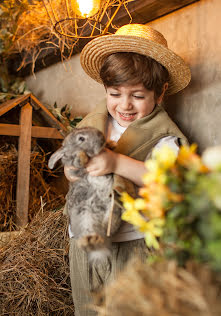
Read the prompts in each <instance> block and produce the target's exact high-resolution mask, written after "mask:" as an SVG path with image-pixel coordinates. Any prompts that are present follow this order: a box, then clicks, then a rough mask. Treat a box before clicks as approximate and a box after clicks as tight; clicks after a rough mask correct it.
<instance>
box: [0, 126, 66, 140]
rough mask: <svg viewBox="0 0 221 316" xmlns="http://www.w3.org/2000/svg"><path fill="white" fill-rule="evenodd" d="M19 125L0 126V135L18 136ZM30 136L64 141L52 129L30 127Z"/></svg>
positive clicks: (56, 131) (58, 133)
mask: <svg viewBox="0 0 221 316" xmlns="http://www.w3.org/2000/svg"><path fill="white" fill-rule="evenodd" d="M20 129H21V126H20V125H15V124H0V135H8V136H20ZM31 136H32V137H36V138H53V139H64V136H63V135H61V133H60V132H59V131H58V130H57V129H56V128H53V127H41V126H32V128H31Z"/></svg>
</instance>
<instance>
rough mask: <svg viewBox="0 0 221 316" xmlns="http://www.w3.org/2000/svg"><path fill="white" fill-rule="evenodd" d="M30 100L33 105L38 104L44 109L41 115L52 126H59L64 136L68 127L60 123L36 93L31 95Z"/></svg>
mask: <svg viewBox="0 0 221 316" xmlns="http://www.w3.org/2000/svg"><path fill="white" fill-rule="evenodd" d="M30 101H31V103H34V104H32V105H33V106H34V105H35V104H36V105H37V106H38V107H39V108H40V109H41V110H42V111H41V115H42V116H43V117H44V118H45V119H46V120H47V121H48V122H49V123H50V125H51V126H53V127H55V128H57V129H58V130H59V131H60V133H61V134H62V135H63V136H65V135H66V134H67V132H68V130H67V128H66V127H65V126H64V125H63V124H62V123H60V122H59V121H58V120H57V119H56V118H55V117H54V115H53V114H52V113H51V112H50V111H49V110H48V109H47V108H46V107H45V106H44V105H43V104H42V103H41V102H39V100H38V99H37V98H36V97H35V96H34V95H31V98H30Z"/></svg>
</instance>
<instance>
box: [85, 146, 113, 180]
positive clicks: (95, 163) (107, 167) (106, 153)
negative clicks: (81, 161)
mask: <svg viewBox="0 0 221 316" xmlns="http://www.w3.org/2000/svg"><path fill="white" fill-rule="evenodd" d="M117 155H118V154H117V153H115V152H113V151H112V150H110V149H108V148H104V149H103V150H102V152H101V153H100V154H98V155H97V156H95V157H92V158H91V159H90V160H89V162H88V164H87V166H86V169H87V172H88V173H89V174H90V175H91V176H103V175H105V174H109V173H114V171H115V169H116V163H117Z"/></svg>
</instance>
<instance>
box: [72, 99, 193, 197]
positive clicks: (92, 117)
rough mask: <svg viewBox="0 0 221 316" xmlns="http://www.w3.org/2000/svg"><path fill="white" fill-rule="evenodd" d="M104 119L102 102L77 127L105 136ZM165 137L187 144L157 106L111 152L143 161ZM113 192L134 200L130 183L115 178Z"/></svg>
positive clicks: (105, 120)
mask: <svg viewBox="0 0 221 316" xmlns="http://www.w3.org/2000/svg"><path fill="white" fill-rule="evenodd" d="M107 119H108V111H107V107H106V104H105V102H103V103H102V104H100V105H98V106H97V107H96V109H95V110H94V111H93V112H91V113H89V114H88V115H87V116H86V117H85V118H84V119H83V120H82V121H81V122H80V123H79V124H78V126H77V127H85V126H92V127H96V128H98V129H99V130H100V131H102V132H103V133H104V135H106V129H107ZM166 136H176V137H177V138H178V140H179V142H180V144H187V143H188V141H187V139H186V137H185V136H184V135H183V134H182V132H181V131H180V130H179V128H178V127H177V126H176V124H175V123H174V122H173V121H172V120H171V119H170V118H169V116H168V114H167V113H166V111H165V110H164V109H163V108H162V107H161V106H159V105H157V106H156V107H155V109H154V110H153V112H152V113H150V114H149V115H147V116H145V117H143V118H141V119H139V120H136V121H134V122H133V123H131V124H130V125H129V127H128V128H127V129H126V130H125V132H124V133H123V134H122V136H121V138H120V139H119V141H118V143H117V146H116V148H115V150H114V151H115V152H118V153H121V154H124V155H126V156H129V157H132V158H134V159H136V160H140V161H144V160H145V158H146V157H147V155H148V153H150V152H151V150H152V149H153V147H154V146H155V145H156V144H157V143H158V142H159V140H160V139H161V138H163V137H166ZM114 190H115V191H116V192H117V193H119V194H120V193H121V192H123V191H127V192H128V193H129V194H130V195H132V196H135V192H136V190H135V187H134V185H133V184H132V183H131V182H130V181H128V180H126V179H124V178H123V177H120V176H118V175H114Z"/></svg>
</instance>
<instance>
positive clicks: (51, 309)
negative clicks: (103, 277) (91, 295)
mask: <svg viewBox="0 0 221 316" xmlns="http://www.w3.org/2000/svg"><path fill="white" fill-rule="evenodd" d="M67 253H68V240H67V221H66V218H65V217H64V216H63V215H62V210H60V211H56V212H43V213H42V212H39V213H38V214H37V215H36V216H35V217H34V219H33V221H32V222H31V223H30V224H29V225H28V226H27V227H26V228H25V229H23V230H22V231H21V232H20V233H19V235H17V236H16V237H14V238H13V239H12V240H11V241H10V242H9V243H8V244H6V245H5V246H4V247H2V248H0V306H1V308H0V315H1V316H3V315H4V316H5V315H28V316H32V315H33V316H42V315H73V314H74V306H73V302H72V297H71V287H70V280H69V268H68V255H67Z"/></svg>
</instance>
